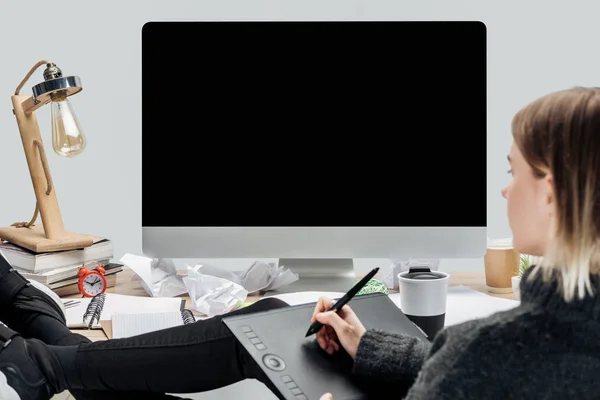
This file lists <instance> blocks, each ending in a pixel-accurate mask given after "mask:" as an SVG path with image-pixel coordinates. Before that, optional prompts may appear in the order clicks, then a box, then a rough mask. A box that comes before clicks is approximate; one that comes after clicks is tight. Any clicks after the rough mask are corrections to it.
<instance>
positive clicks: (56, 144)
mask: <svg viewBox="0 0 600 400" xmlns="http://www.w3.org/2000/svg"><path fill="white" fill-rule="evenodd" d="M51 103H52V104H51V108H52V147H53V148H54V151H55V152H56V154H58V155H59V156H61V157H75V156H76V155H78V154H80V153H81V152H82V151H83V150H84V149H85V146H86V138H85V135H84V134H83V130H82V129H81V126H80V125H79V121H78V120H77V116H76V115H75V112H74V111H73V107H72V106H71V103H70V102H69V100H68V99H67V96H66V95H57V96H53V98H52V102H51Z"/></svg>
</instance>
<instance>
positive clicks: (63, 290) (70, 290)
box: [51, 273, 117, 297]
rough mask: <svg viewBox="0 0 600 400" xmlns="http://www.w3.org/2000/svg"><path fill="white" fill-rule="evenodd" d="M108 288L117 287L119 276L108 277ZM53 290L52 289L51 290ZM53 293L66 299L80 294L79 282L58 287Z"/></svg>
mask: <svg viewBox="0 0 600 400" xmlns="http://www.w3.org/2000/svg"><path fill="white" fill-rule="evenodd" d="M105 278H106V288H107V289H110V288H113V287H115V286H116V285H117V275H116V273H115V274H112V275H106V276H105ZM51 289H52V288H51ZM52 291H53V292H54V293H56V295H57V296H58V297H65V296H71V295H74V294H80V293H81V292H80V291H79V285H78V284H77V282H75V283H71V284H68V285H65V286H61V287H57V288H54V289H52Z"/></svg>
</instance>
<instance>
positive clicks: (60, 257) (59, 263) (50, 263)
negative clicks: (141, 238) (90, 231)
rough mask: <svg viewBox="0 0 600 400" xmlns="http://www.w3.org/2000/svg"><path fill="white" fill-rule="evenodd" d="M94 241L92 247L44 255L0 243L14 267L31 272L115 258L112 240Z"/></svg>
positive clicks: (6, 243) (101, 239)
mask: <svg viewBox="0 0 600 400" xmlns="http://www.w3.org/2000/svg"><path fill="white" fill-rule="evenodd" d="M92 240H93V243H92V245H91V246H90V247H85V248H82V249H75V250H61V251H51V252H44V253H36V252H34V251H31V250H29V249H26V248H24V247H20V246H17V245H15V244H14V243H10V242H5V241H3V242H0V252H1V253H2V254H3V255H4V258H6V260H7V261H8V262H9V263H10V264H11V265H12V266H13V267H15V268H19V269H21V270H26V271H30V272H39V271H45V270H51V269H56V268H64V267H68V266H72V265H75V264H80V265H84V264H88V263H92V262H97V261H101V260H106V259H111V258H113V256H114V254H113V252H114V245H113V243H112V241H111V240H110V239H107V238H102V237H98V236H92Z"/></svg>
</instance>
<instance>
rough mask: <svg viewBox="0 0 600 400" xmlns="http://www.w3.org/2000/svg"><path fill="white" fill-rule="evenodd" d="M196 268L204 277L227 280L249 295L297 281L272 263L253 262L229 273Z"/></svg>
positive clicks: (211, 267) (288, 272) (204, 266)
mask: <svg viewBox="0 0 600 400" xmlns="http://www.w3.org/2000/svg"><path fill="white" fill-rule="evenodd" d="M196 267H197V268H198V270H199V271H200V272H201V273H203V274H205V275H212V276H215V277H218V278H223V279H227V280H228V281H231V282H234V283H237V284H238V285H241V286H242V287H243V288H244V289H246V290H247V291H248V293H249V294H255V293H261V292H267V291H269V290H277V289H279V288H281V287H283V286H285V285H289V284H290V283H292V282H296V281H297V280H298V279H299V277H298V274H294V273H293V272H292V271H290V270H289V269H285V267H284V266H283V265H282V266H280V267H277V266H276V265H275V264H274V263H265V262H262V261H255V262H254V263H252V265H250V267H248V268H247V269H245V270H243V271H229V270H227V269H224V268H220V267H216V266H214V265H210V264H198V265H196Z"/></svg>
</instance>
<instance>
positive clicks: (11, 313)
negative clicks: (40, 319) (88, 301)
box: [0, 254, 66, 337]
mask: <svg viewBox="0 0 600 400" xmlns="http://www.w3.org/2000/svg"><path fill="white" fill-rule="evenodd" d="M39 315H46V316H48V317H51V318H54V319H56V320H58V321H59V322H61V323H62V324H63V325H64V324H66V320H65V316H64V314H63V312H62V310H61V308H60V306H59V305H58V304H57V303H56V302H55V301H54V300H52V298H51V297H50V296H48V295H47V294H46V293H44V292H42V291H41V290H39V289H38V288H36V287H35V286H32V285H31V283H29V281H28V280H27V279H25V278H23V276H22V275H21V274H19V273H18V272H17V271H15V270H14V269H13V268H12V266H11V265H10V264H9V263H8V261H6V260H5V259H4V257H2V255H1V254H0V321H2V322H4V323H5V324H6V325H8V326H10V327H11V328H12V329H14V330H16V331H18V332H19V333H20V334H22V335H23V336H25V337H28V336H29V335H28V332H27V330H28V327H29V324H30V323H31V321H32V320H33V319H34V318H35V317H37V316H39Z"/></svg>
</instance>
